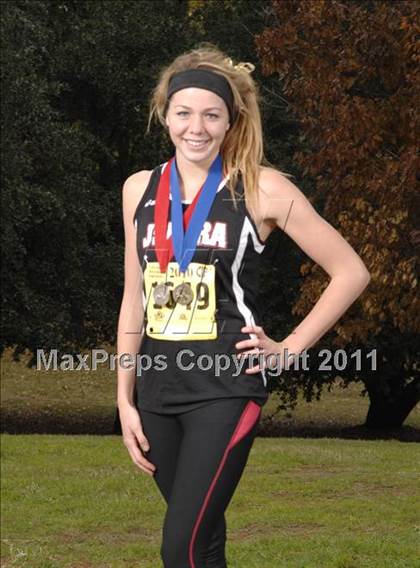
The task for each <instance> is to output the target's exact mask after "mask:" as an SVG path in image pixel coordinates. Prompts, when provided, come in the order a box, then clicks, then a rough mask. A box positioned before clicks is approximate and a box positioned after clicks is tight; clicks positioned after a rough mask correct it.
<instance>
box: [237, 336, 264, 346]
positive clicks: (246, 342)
mask: <svg viewBox="0 0 420 568" xmlns="http://www.w3.org/2000/svg"><path fill="white" fill-rule="evenodd" d="M259 341H260V340H259V339H258V337H255V338H253V339H244V340H243V341H239V342H238V343H235V347H236V348H237V349H246V348H247V347H256V346H257V345H258V343H259Z"/></svg>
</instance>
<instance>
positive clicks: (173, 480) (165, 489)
mask: <svg viewBox="0 0 420 568" xmlns="http://www.w3.org/2000/svg"><path fill="white" fill-rule="evenodd" d="M260 416H261V407H260V406H259V405H258V404H256V403H255V402H253V401H252V400H249V399H245V398H230V399H229V398H226V399H220V400H216V401H210V402H209V403H208V404H206V405H204V406H201V407H199V408H196V409H193V410H189V411H187V412H182V413H180V414H158V413H155V412H146V411H145V410H140V417H141V421H142V425H143V431H144V434H145V436H146V437H147V439H148V441H149V444H150V451H149V452H148V453H147V458H148V459H149V461H151V462H152V463H153V464H154V465H155V466H156V471H155V474H154V478H155V480H156V483H157V485H158V487H159V490H160V492H161V493H162V495H163V497H164V499H165V501H166V502H167V505H168V507H167V510H166V515H165V520H164V525H163V531H162V535H163V538H162V545H161V550H160V553H161V557H162V560H163V565H164V568H226V567H227V564H226V556H225V543H226V520H225V516H224V512H225V510H226V508H227V506H228V505H229V502H230V500H231V498H232V496H233V494H234V491H235V489H236V487H237V485H238V483H239V480H240V478H241V476H242V473H243V470H244V468H245V465H246V462H247V459H248V455H249V451H250V449H251V446H252V443H253V441H254V438H255V433H256V428H257V424H258V421H259V418H260Z"/></svg>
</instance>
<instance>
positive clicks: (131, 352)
mask: <svg viewBox="0 0 420 568" xmlns="http://www.w3.org/2000/svg"><path fill="white" fill-rule="evenodd" d="M150 174H151V172H147V171H142V172H138V173H137V174H133V175H132V176H130V177H129V178H128V179H127V180H126V182H125V183H124V187H123V218H124V235H125V250H124V294H123V299H122V302H121V308H120V315H119V319H118V333H117V352H118V359H117V361H118V362H117V382H118V385H117V391H118V392H117V403H118V409H119V413H120V420H121V429H122V435H123V442H124V445H125V446H126V448H127V450H128V452H129V454H130V457H131V459H132V460H133V462H134V463H135V464H136V465H137V467H138V468H139V469H141V470H142V471H144V472H145V473H147V474H148V475H153V472H154V471H155V469H156V468H155V466H154V465H153V464H152V463H151V462H150V461H149V460H147V459H146V457H144V455H143V452H148V451H149V449H150V445H149V443H148V440H147V438H146V436H145V435H144V433H143V428H142V425H141V418H140V413H139V411H138V409H137V408H136V405H135V404H134V386H135V381H136V366H135V363H136V356H137V353H138V352H139V348H140V344H141V340H142V337H143V331H144V330H143V327H144V326H143V323H144V306H143V271H142V268H141V265H140V261H139V258H138V254H137V241H136V239H137V236H136V228H135V226H134V224H133V216H134V213H135V210H136V207H137V205H138V203H139V201H140V199H141V198H142V196H143V194H144V191H145V189H146V187H147V183H148V181H149V179H150ZM124 354H127V355H128V356H129V362H130V365H129V367H128V368H124V365H121V360H120V357H121V356H122V355H124ZM140 448H141V450H142V451H141V450H140Z"/></svg>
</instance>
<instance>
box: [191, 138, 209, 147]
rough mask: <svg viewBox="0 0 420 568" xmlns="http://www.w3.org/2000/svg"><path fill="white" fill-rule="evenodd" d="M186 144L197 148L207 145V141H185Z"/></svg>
mask: <svg viewBox="0 0 420 568" xmlns="http://www.w3.org/2000/svg"><path fill="white" fill-rule="evenodd" d="M186 142H188V144H191V146H195V147H196V148H197V147H199V146H204V144H207V142H208V140H201V141H200V142H197V141H195V140H186Z"/></svg>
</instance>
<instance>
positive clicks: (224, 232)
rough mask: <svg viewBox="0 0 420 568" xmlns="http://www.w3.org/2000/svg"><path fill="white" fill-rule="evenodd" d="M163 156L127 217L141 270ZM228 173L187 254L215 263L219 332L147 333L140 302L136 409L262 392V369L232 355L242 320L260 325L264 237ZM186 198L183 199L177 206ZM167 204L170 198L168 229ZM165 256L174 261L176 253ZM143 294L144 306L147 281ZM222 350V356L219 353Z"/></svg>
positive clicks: (183, 406) (151, 245)
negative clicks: (190, 336)
mask: <svg viewBox="0 0 420 568" xmlns="http://www.w3.org/2000/svg"><path fill="white" fill-rule="evenodd" d="M166 164H167V163H165V164H161V165H159V166H157V167H156V168H155V169H154V170H153V172H152V175H151V178H150V181H149V184H148V186H147V188H146V190H145V192H144V194H143V196H142V198H141V200H140V202H139V204H138V205H137V208H136V211H135V214H134V217H133V223H134V225H135V227H136V230H137V252H138V255H139V260H140V265H141V267H142V269H143V271H144V270H145V269H146V265H147V263H148V262H156V261H157V256H156V253H155V239H154V212H155V200H156V193H157V188H158V185H159V179H160V175H161V173H162V171H163V168H165V167H166ZM226 181H227V180H226V179H225V180H224V181H223V182H222V183H221V184H220V185H219V188H218V191H217V193H216V197H215V199H214V201H213V204H212V207H211V209H210V212H209V215H208V217H207V220H206V222H205V224H204V226H203V229H202V231H201V233H200V236H199V238H198V241H197V245H196V250H195V252H194V256H193V257H192V259H191V262H200V263H204V264H214V265H215V287H216V313H215V318H216V322H217V338H216V339H201V340H178V341H167V340H162V339H156V338H152V337H150V336H148V335H147V334H146V324H147V313H146V310H145V324H144V329H143V337H142V341H141V344H140V349H139V355H138V363H139V364H138V367H137V375H136V389H137V406H138V408H139V409H140V410H148V411H151V412H161V413H168V414H170V413H176V412H184V411H186V410H189V409H192V408H196V407H199V406H201V405H203V404H206V403H208V402H209V401H211V400H216V399H219V398H232V397H244V398H249V399H252V400H253V401H255V402H256V403H257V404H259V405H260V406H263V405H264V404H265V403H266V401H267V399H268V389H267V373H266V372H264V371H262V372H259V373H256V374H246V373H245V369H246V368H249V367H251V365H250V362H249V361H247V362H246V363H245V364H244V365H243V367H242V369H240V368H239V367H238V366H235V363H234V361H235V359H236V355H237V353H238V352H239V351H238V349H237V348H236V347H235V344H236V343H237V342H238V341H241V340H244V339H249V338H251V337H252V336H251V335H250V334H248V333H244V332H242V331H241V328H242V327H243V326H245V325H261V317H260V316H261V305H260V304H259V299H258V294H259V267H260V259H261V254H262V252H263V251H264V248H265V245H264V243H263V242H262V241H261V240H260V238H259V236H258V231H257V228H256V226H255V223H254V221H253V219H252V217H251V216H250V214H249V212H248V210H247V209H246V206H245V201H244V199H241V196H242V197H243V196H244V190H243V184H242V182H241V179H239V181H238V184H237V187H236V194H237V195H238V196H239V197H238V200H237V204H238V208H237V209H236V210H235V208H234V205H233V203H232V200H231V195H230V191H229V189H228V187H227V186H226ZM188 203H189V202H186V201H184V202H183V204H182V205H183V211H185V208H186V207H188ZM170 207H171V202H170V205H169V215H168V219H169V223H168V224H169V227H168V230H169V233H170V232H171V226H170V225H171V222H170V219H171V215H170ZM169 233H168V234H169ZM170 260H171V261H172V262H174V260H175V258H174V257H172V259H170ZM143 302H144V306H145V307H146V296H145V289H143ZM187 350H190V351H187ZM241 351H242V350H241ZM191 352H192V353H191ZM221 354H223V355H224V357H220V355H221ZM177 357H178V359H177ZM218 358H219V362H220V363H219V365H217V360H218ZM228 358H229V360H230V361H231V363H230V364H229V363H228ZM240 361H241V358H240V359H239V362H240ZM239 364H240V363H239ZM223 367H227V368H226V369H223Z"/></svg>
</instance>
